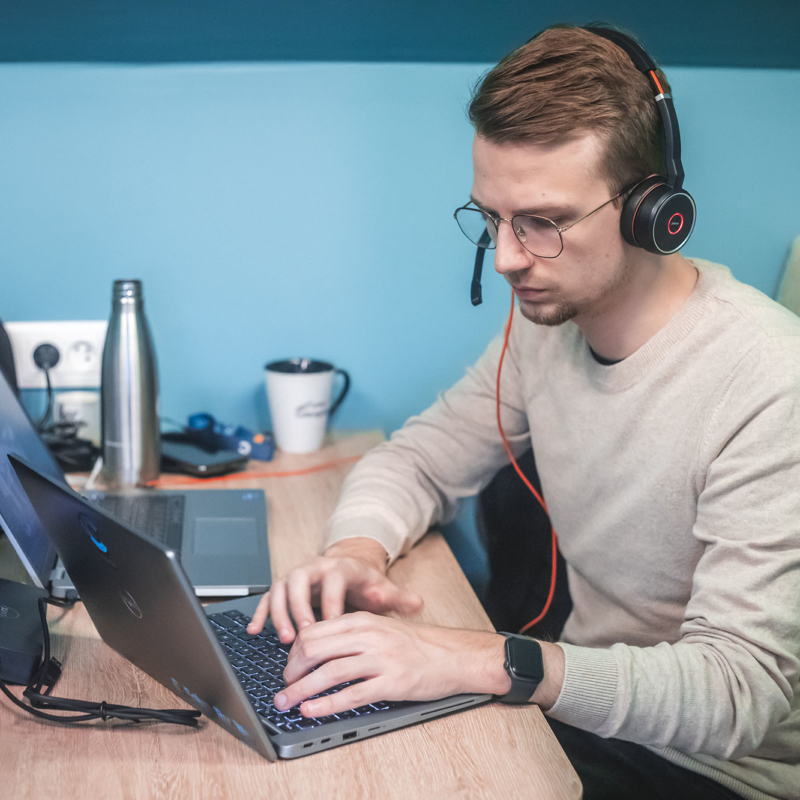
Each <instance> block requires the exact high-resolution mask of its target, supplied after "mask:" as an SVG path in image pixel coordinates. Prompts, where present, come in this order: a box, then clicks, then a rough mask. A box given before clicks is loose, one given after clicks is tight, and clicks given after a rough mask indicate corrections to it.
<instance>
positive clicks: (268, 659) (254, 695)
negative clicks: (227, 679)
mask: <svg viewBox="0 0 800 800" xmlns="http://www.w3.org/2000/svg"><path fill="white" fill-rule="evenodd" d="M208 619H209V621H210V622H211V627H212V628H213V629H214V633H216V634H217V639H219V641H220V644H222V647H223V649H224V650H225V654H226V655H227V656H228V660H229V661H230V662H231V665H232V666H233V669H234V670H235V672H236V675H237V676H238V678H239V682H240V683H241V684H242V687H243V688H244V691H245V694H247V696H248V698H249V699H250V702H251V703H252V704H253V707H254V708H255V710H256V713H257V714H258V715H259V717H261V719H263V720H265V721H266V722H268V723H269V724H270V725H271V726H273V727H274V728H277V729H278V730H279V731H287V732H288V731H304V730H310V729H312V728H316V727H318V726H320V725H323V724H325V723H327V722H336V721H337V720H343V719H355V718H356V717H364V716H366V715H369V714H376V713H379V712H381V711H386V710H388V709H390V708H401V707H402V706H405V705H407V703H392V702H388V701H386V700H381V701H380V702H377V703H372V704H371V705H367V706H361V707H360V708H355V709H352V710H350V711H343V712H342V713H340V714H331V715H330V716H327V717H304V716H303V715H302V714H301V713H300V709H299V707H297V706H295V707H294V708H290V709H288V710H286V711H278V709H277V708H275V706H274V705H273V703H272V698H273V697H274V696H275V695H276V694H277V693H278V692H280V690H281V689H283V688H284V687H285V686H286V684H285V683H284V680H283V670H284V669H285V668H286V659H287V657H288V654H289V650H290V649H291V645H290V644H283V643H281V641H280V639H278V637H277V635H276V634H274V633H271V632H267V631H266V630H264V631H262V632H261V633H257V634H250V633H248V632H247V630H246V628H247V625H248V624H249V623H250V617H248V616H247V615H245V614H243V613H242V612H241V611H226V612H225V613H224V614H210V615H209V617H208ZM355 682H356V681H350V682H348V683H341V684H339V685H338V686H334V687H332V688H330V689H328V690H327V691H324V692H322V694H319V695H314V697H321V696H324V695H328V694H333V693H334V692H337V691H339V689H343V688H344V687H345V686H349V685H350V684H351V683H355Z"/></svg>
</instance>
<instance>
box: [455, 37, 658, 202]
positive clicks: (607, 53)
mask: <svg viewBox="0 0 800 800" xmlns="http://www.w3.org/2000/svg"><path fill="white" fill-rule="evenodd" d="M657 74H658V76H659V80H660V81H661V85H662V86H663V87H664V91H665V92H669V91H670V89H669V84H668V83H667V81H666V78H665V77H664V75H663V74H662V73H661V70H658V73H657ZM653 97H654V94H653V89H652V87H651V84H650V81H649V79H648V78H647V77H646V76H645V75H644V74H643V73H641V72H640V71H639V70H638V69H637V68H636V67H635V66H634V64H633V62H632V61H631V58H630V56H629V55H628V54H627V53H626V52H625V51H624V50H622V49H621V48H620V47H618V46H617V45H615V44H613V43H612V42H610V41H608V40H607V39H604V38H602V37H601V36H598V35H597V34H594V33H591V32H590V31H587V30H584V29H582V28H576V27H573V26H567V25H557V26H554V27H552V28H547V29H546V30H544V31H542V33H540V34H538V35H537V36H535V37H534V38H533V39H531V40H530V41H529V42H528V43H527V44H524V45H523V46H522V47H520V48H519V49H517V50H514V51H513V52H511V53H509V54H508V55H507V56H506V57H505V58H504V59H503V60H502V61H501V62H500V63H499V64H498V65H497V66H496V67H494V68H493V69H491V70H490V71H489V72H487V73H486V74H485V75H484V76H483V77H482V78H481V79H480V80H479V81H478V83H477V84H476V86H475V89H474V91H473V94H472V100H471V101H470V104H469V118H470V121H471V122H472V124H473V126H474V127H475V132H476V133H477V134H478V135H479V136H482V137H483V138H485V139H487V140H488V141H490V142H493V143H495V144H506V143H515V144H524V143H531V144H555V143H558V142H560V141H565V140H568V139H569V138H571V137H574V136H576V135H581V134H586V133H594V134H596V135H598V136H599V138H600V141H601V143H602V144H603V147H604V154H603V156H602V158H601V162H600V169H601V171H602V175H603V177H604V178H605V179H606V180H607V181H608V184H609V187H610V189H611V191H612V192H613V193H614V194H616V193H617V192H619V191H622V190H623V189H624V188H626V187H629V186H631V184H633V183H636V182H637V181H639V180H642V179H643V178H646V177H647V176H648V175H653V174H658V175H664V174H666V173H665V170H666V166H665V162H664V145H663V141H662V132H661V120H660V118H659V115H658V110H657V108H656V104H655V102H654V101H653Z"/></svg>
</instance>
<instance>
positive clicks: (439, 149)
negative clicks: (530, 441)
mask: <svg viewBox="0 0 800 800" xmlns="http://www.w3.org/2000/svg"><path fill="white" fill-rule="evenodd" d="M485 66H486V65H475V64H467V65H427V64H357V65H356V64H244V65H235V64H234V65H228V64H226V65H218V64H206V65H195V66H191V65H188V66H187V65H181V66H138V67H136V66H135V67H123V66H105V65H87V66H82V65H59V64H49V65H5V66H0V317H2V318H4V319H10V320H26V319H59V318H63V319H70V318H71V319H81V318H90V319H95V318H104V317H106V316H107V314H108V310H109V295H110V285H111V281H112V280H113V279H114V278H119V277H140V278H142V279H143V280H144V285H145V291H146V298H147V311H148V316H149V319H150V323H151V326H152V329H153V332H154V336H155V341H156V348H157V352H158V356H159V361H160V371H161V379H162V411H163V413H164V414H166V415H168V416H170V417H176V418H178V419H181V418H184V417H185V416H186V415H187V414H189V413H191V412H193V411H199V410H206V411H210V412H211V413H213V414H215V415H216V416H217V417H218V418H220V419H222V420H225V421H230V422H240V423H244V424H247V425H249V426H255V427H261V426H264V425H266V424H268V418H267V415H266V404H265V401H264V394H263V388H262V375H261V369H262V366H263V364H264V362H265V361H267V360H269V359H274V358H278V357H283V356H289V355H297V354H303V355H311V356H315V357H319V358H324V359H329V360H332V361H334V362H335V363H336V364H337V365H340V366H343V367H345V368H347V369H348V370H350V372H351V374H352V377H353V390H352V396H351V397H350V399H349V400H348V401H347V402H346V403H345V405H344V406H343V408H342V411H341V415H340V417H339V419H338V421H337V424H338V426H339V427H343V428H370V427H381V428H383V429H385V430H386V431H390V430H391V429H393V428H395V427H397V426H399V425H400V424H401V423H402V422H403V420H404V419H405V418H406V417H408V416H409V415H410V414H412V413H414V412H415V411H417V410H420V409H421V408H423V407H425V406H426V405H427V404H429V403H430V402H431V401H432V400H433V399H434V397H435V395H436V393H437V392H438V391H440V390H441V389H443V388H445V387H446V386H447V385H448V384H450V383H452V382H453V381H454V380H456V379H457V378H458V377H459V376H460V375H461V374H462V372H463V370H464V367H465V366H466V365H467V364H468V363H470V362H471V361H472V360H474V359H475V358H476V357H477V356H478V354H479V353H480V351H481V350H482V348H483V346H484V345H485V343H486V342H487V341H488V339H489V338H490V336H491V335H492V334H493V333H494V332H495V331H496V330H498V329H499V328H500V326H501V325H502V321H503V319H504V316H505V314H506V311H507V306H508V302H509V295H508V292H507V290H506V288H505V284H504V283H503V282H502V281H501V280H500V279H499V278H497V277H496V276H494V275H493V274H491V269H490V264H487V266H489V270H488V272H489V275H488V276H487V279H486V280H485V282H484V295H485V302H484V305H483V306H481V307H480V308H479V309H473V308H472V307H471V306H470V304H469V300H468V284H469V277H470V273H471V269H472V261H473V249H472V248H471V246H469V244H468V243H467V242H466V240H464V239H463V237H462V236H461V234H460V232H459V231H458V230H457V228H456V225H455V223H454V221H453V219H452V211H453V209H454V208H455V207H456V206H457V205H459V204H461V203H462V202H463V201H464V200H465V198H466V197H467V195H468V193H469V188H470V182H471V164H470V143H471V138H472V137H471V130H470V127H469V124H468V122H467V120H466V116H465V113H464V106H465V103H466V100H467V98H468V96H469V89H470V86H471V84H472V83H473V81H474V79H475V77H476V76H477V75H478V74H479V73H480V72H481V71H482V70H483V69H484V68H485ZM667 73H668V75H669V76H670V79H671V81H672V83H673V89H674V92H675V97H676V105H677V108H678V112H679V115H680V120H681V125H682V130H683V135H684V163H685V167H686V173H687V176H688V178H687V188H689V189H690V190H691V191H692V192H693V193H694V195H695V198H696V200H697V203H698V207H699V221H698V225H697V229H696V232H695V234H694V238H693V240H692V242H691V243H690V245H689V246H688V248H687V252H688V253H689V254H690V255H691V254H695V255H699V256H703V257H706V258H710V259H712V260H717V261H721V262H724V263H727V264H728V265H729V266H731V268H732V269H733V271H734V273H735V274H736V275H737V276H738V277H739V278H741V279H742V280H744V281H746V282H748V283H752V284H753V285H755V286H757V287H758V288H759V289H762V290H763V291H765V292H767V293H770V294H772V293H774V290H775V287H776V284H777V281H778V277H779V272H780V269H781V266H782V264H783V262H784V259H785V256H786V253H787V248H788V246H789V244H790V242H791V240H792V238H793V237H794V236H795V235H797V234H798V233H800V192H798V187H800V158H798V153H797V143H798V141H800V135H799V134H800V72H781V71H754V70H732V69H728V70H716V69H695V68H691V69H690V68H683V69H673V70H669V69H667Z"/></svg>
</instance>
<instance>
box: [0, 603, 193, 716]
mask: <svg viewBox="0 0 800 800" xmlns="http://www.w3.org/2000/svg"><path fill="white" fill-rule="evenodd" d="M47 603H49V604H50V605H53V606H58V607H60V608H65V607H69V606H71V605H72V604H73V603H71V602H69V601H67V602H61V601H57V600H53V599H51V598H46V597H40V598H39V617H40V618H41V621H42V630H43V632H44V659H43V661H42V663H41V664H40V666H39V669H37V670H36V672H35V673H34V674H33V676H32V677H31V679H30V682H29V683H28V686H27V687H26V688H25V691H24V692H23V693H22V695H23V697H25V698H27V700H28V701H29V702H30V705H26V704H25V703H23V702H22V701H21V700H19V699H18V698H17V697H15V696H14V695H13V694H12V693H11V692H10V691H9V689H8V686H7V684H6V682H5V681H3V680H0V691H2V692H3V694H4V695H5V696H6V697H8V699H9V700H11V702H12V703H14V705H16V706H19V708H21V709H22V710H23V711H27V712H28V713H29V714H32V715H33V716H34V717H39V718H40V719H46V720H50V721H51V722H61V723H65V724H72V723H75V722H90V721H92V720H96V719H99V720H102V721H104V722H105V721H106V720H108V719H121V720H125V721H128V722H130V721H133V722H143V721H145V720H153V721H155V722H166V723H170V724H172V725H186V726H188V727H190V728H196V727H197V718H198V717H199V716H200V712H199V711H194V710H192V711H185V710H183V709H156V708H134V707H131V706H119V705H115V704H113V703H107V702H106V701H105V700H103V701H102V702H100V703H94V702H91V701H88V700H70V699H68V698H66V697H53V696H52V695H51V692H52V691H53V688H54V687H55V685H56V683H57V682H58V679H59V678H60V677H61V662H60V661H59V660H58V659H57V658H51V656H50V631H49V629H48V627H47V611H46V609H45V605H46V604H47ZM41 709H46V710H47V711H73V712H76V714H77V716H70V717H62V716H56V715H55V714H47V713H46V712H45V711H43V710H41Z"/></svg>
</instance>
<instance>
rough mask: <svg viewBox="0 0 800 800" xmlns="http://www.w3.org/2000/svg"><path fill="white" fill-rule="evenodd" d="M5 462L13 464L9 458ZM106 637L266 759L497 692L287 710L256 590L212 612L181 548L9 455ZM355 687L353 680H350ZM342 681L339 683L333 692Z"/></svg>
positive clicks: (279, 663)
mask: <svg viewBox="0 0 800 800" xmlns="http://www.w3.org/2000/svg"><path fill="white" fill-rule="evenodd" d="M4 460H5V459H4ZM11 463H12V464H13V468H14V470H15V472H16V474H17V476H18V477H19V480H20V482H21V484H22V487H23V489H24V490H25V492H26V494H27V496H28V497H29V498H30V501H31V504H32V505H33V507H34V508H35V509H36V513H37V515H38V516H39V518H40V520H41V523H42V525H43V526H44V528H45V530H46V531H47V532H48V534H50V536H51V537H52V540H53V543H54V545H55V547H56V549H57V550H58V552H59V554H60V555H61V558H62V559H63V560H64V563H65V564H66V566H67V570H68V571H69V573H70V575H72V577H73V579H74V580H75V585H76V586H77V588H78V591H79V592H80V596H81V599H82V601H83V603H84V605H85V606H86V610H87V611H88V612H89V616H90V617H91V618H92V622H94V624H95V627H96V628H97V631H98V633H99V634H100V636H101V637H102V638H103V640H104V641H105V642H106V644H108V645H109V646H111V647H112V648H113V649H114V650H116V651H117V652H118V653H119V654H120V655H122V656H124V657H125V658H127V659H128V660H129V661H131V662H132V663H134V664H135V665H136V666H138V667H139V668H140V669H142V670H144V672H146V673H147V674H148V675H150V676H151V677H153V678H155V680H157V681H158V682H159V683H161V684H163V685H164V686H166V687H167V688H168V689H170V690H171V691H173V692H174V693H175V694H176V695H178V697H180V698H181V699H182V700H185V701H186V702H187V703H189V704H190V705H192V706H194V707H195V708H196V709H198V710H199V711H201V712H202V713H203V714H205V715H206V716H207V717H208V718H209V719H211V720H212V721H214V722H216V723H217V724H218V725H220V726H221V727H222V728H224V729H225V730H226V731H228V732H229V733H231V734H233V735H234V736H235V737H236V738H237V739H240V740H241V741H243V742H244V743H245V744H247V745H248V746H250V747H252V748H253V749H254V750H256V751H257V752H259V753H260V754H261V755H262V756H264V757H266V758H268V759H270V760H274V759H275V757H276V753H277V755H279V756H281V757H282V758H296V757H298V756H304V755H309V754H310V753H315V752H319V751H320V750H327V749H329V748H331V747H337V746H339V745H342V744H347V743H349V742H354V741H357V740H359V739H364V738H367V737H370V736H375V735H377V734H380V733H385V732H387V731H391V730H394V729H395V728H401V727H405V726H407V725H413V724H415V723H417V722H424V721H425V720H427V719H432V718H434V717H439V716H443V715H445V714H450V713H453V712H456V711H460V710H463V709H466V708H469V707H472V706H476V705H479V704H481V703H485V702H487V701H488V700H490V699H491V698H492V696H491V695H487V694H481V695H469V694H466V695H456V696H453V697H447V698H444V699H442V700H436V701H432V702H415V703H408V702H405V703H388V702H379V703H373V704H371V705H369V706H362V707H360V708H356V709H353V710H351V711H347V712H345V713H343V714H334V715H331V716H329V717H322V718H319V719H313V718H305V717H302V716H301V714H300V712H299V710H298V709H297V708H294V709H289V710H288V711H284V712H279V711H277V709H276V708H275V706H274V705H273V704H272V697H273V696H274V695H275V694H276V693H277V692H279V691H280V690H281V689H282V688H283V687H284V682H283V669H284V666H285V663H286V655H287V653H288V650H289V645H284V644H281V643H280V642H279V641H278V637H277V636H276V634H275V631H274V629H272V628H270V627H269V626H268V627H266V628H265V629H264V630H263V631H262V632H261V633H260V634H256V635H251V634H248V633H247V631H246V630H245V628H246V625H247V623H248V622H249V621H250V618H251V615H252V613H253V611H254V610H255V607H256V605H257V604H258V600H259V598H258V597H248V598H245V599H240V600H232V601H228V602H225V603H219V604H212V605H211V606H209V607H208V608H207V609H205V610H204V609H203V607H202V606H201V605H200V603H199V601H198V599H197V597H196V596H195V595H194V593H193V592H192V589H191V586H190V585H189V581H188V580H187V578H186V575H185V574H184V572H183V570H182V569H181V566H180V564H179V563H178V560H177V558H176V556H175V553H174V552H172V551H170V550H167V549H165V548H164V547H162V546H161V545H159V544H158V543H156V542H153V541H152V540H150V539H148V538H146V537H144V536H141V535H139V534H137V533H136V532H135V531H134V530H132V529H131V528H129V527H127V526H125V525H123V524H121V523H119V522H118V521H117V520H115V519H113V518H112V517H111V516H109V515H107V514H106V513H105V512H104V511H102V510H100V509H98V508H97V507H96V506H94V505H92V504H90V503H88V502H87V501H86V500H85V499H84V498H82V497H81V496H80V495H78V494H76V493H75V492H73V491H72V490H71V489H69V488H68V487H66V486H64V485H63V484H62V483H61V482H58V481H56V480H54V479H53V478H52V477H49V476H45V475H42V474H39V473H38V472H36V471H35V470H33V469H32V468H31V467H30V465H26V464H25V463H23V462H22V461H20V460H18V459H16V458H14V457H13V456H12V457H11ZM345 685H347V684H345ZM339 688H342V687H341V686H339V687H334V688H333V690H331V691H335V690H336V689H339Z"/></svg>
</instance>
